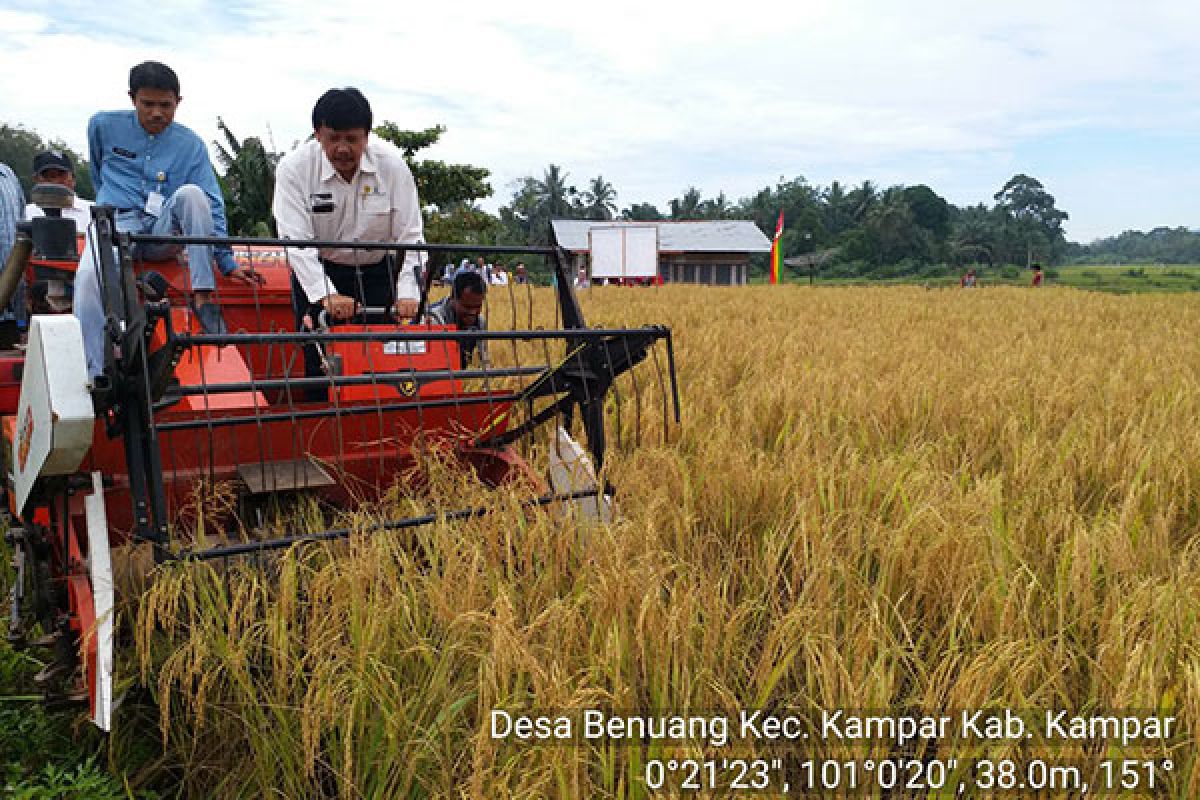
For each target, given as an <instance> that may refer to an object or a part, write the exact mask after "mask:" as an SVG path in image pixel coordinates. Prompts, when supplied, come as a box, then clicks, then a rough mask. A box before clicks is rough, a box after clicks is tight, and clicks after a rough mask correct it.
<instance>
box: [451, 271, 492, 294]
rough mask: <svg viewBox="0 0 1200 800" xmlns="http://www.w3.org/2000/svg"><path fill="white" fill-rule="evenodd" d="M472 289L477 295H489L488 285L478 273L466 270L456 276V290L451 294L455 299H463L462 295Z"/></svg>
mask: <svg viewBox="0 0 1200 800" xmlns="http://www.w3.org/2000/svg"><path fill="white" fill-rule="evenodd" d="M468 289H470V290H471V291H472V292H474V293H475V294H487V284H486V283H484V282H483V276H482V275H480V274H479V273H478V272H474V271H472V270H469V269H464V270H462V271H461V272H459V273H458V274H457V275H455V276H454V288H453V289H452V290H451V292H450V294H451V296H452V297H454V298H459V297H462V293H463V292H465V291H466V290H468Z"/></svg>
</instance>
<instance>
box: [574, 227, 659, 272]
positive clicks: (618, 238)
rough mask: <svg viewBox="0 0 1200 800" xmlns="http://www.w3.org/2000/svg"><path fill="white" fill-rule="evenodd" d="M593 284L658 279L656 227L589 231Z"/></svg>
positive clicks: (603, 228)
mask: <svg viewBox="0 0 1200 800" xmlns="http://www.w3.org/2000/svg"><path fill="white" fill-rule="evenodd" d="M588 249H589V250H590V251H591V256H592V280H595V279H596V278H653V277H655V276H656V275H658V227H657V226H656V225H637V226H630V227H612V228H606V227H597V228H592V229H591V230H590V231H588Z"/></svg>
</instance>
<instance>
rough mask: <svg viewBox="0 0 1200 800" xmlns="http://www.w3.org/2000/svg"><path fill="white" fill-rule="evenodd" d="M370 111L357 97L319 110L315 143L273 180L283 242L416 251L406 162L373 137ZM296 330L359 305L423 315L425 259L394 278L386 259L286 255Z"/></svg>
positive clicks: (344, 251) (342, 92)
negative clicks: (321, 315)
mask: <svg viewBox="0 0 1200 800" xmlns="http://www.w3.org/2000/svg"><path fill="white" fill-rule="evenodd" d="M371 122H372V118H371V106H370V104H369V103H367V99H366V98H365V97H363V95H362V93H361V92H360V91H358V90H357V89H352V88H346V89H330V90H329V91H328V92H326V93H325V94H323V95H321V99H319V100H318V101H317V104H316V106H315V107H314V108H313V114H312V124H313V132H314V138H313V139H312V140H310V141H308V142H305V143H304V144H302V145H300V146H299V147H297V148H296V149H295V150H293V151H292V152H291V153H288V154H287V155H286V156H284V158H283V160H281V161H280V162H279V166H278V167H277V169H276V171H275V199H274V202H273V203H272V209H271V210H272V213H274V215H275V222H276V224H277V225H278V230H279V235H280V237H282V238H285V239H317V240H327V241H328V240H342V241H351V240H356V239H357V240H359V241H371V242H396V243H400V244H411V243H419V242H422V241H424V240H423V238H422V224H421V204H420V202H419V201H418V199H417V185H416V181H414V180H413V176H412V173H411V172H410V171H409V169H408V165H407V164H406V163H405V161H404V154H403V153H402V152H401V151H400V149H399V148H398V147H396V146H395V145H393V144H392V143H391V142H388V141H384V140H381V139H379V138H377V137H372V136H371ZM288 262H289V264H290V265H291V268H292V289H293V300H294V305H295V308H296V322H297V325H298V326H304V325H306V324H307V323H308V322H309V321H311V320H312V319H313V315H314V313H315V312H317V311H319V310H320V309H321V308H324V310H325V311H327V312H328V313H329V316H330V317H332V318H333V319H335V320H348V319H350V318H352V317H353V316H354V315H355V314H356V313H357V310H358V308H359V307H360V306H372V307H383V308H392V309H393V312H394V314H395V316H396V317H398V318H410V317H412V316H413V315H414V314H415V313H416V311H417V302H418V300H419V299H420V296H421V291H420V286H419V285H418V282H417V267H418V266H419V265H420V263H421V254H420V253H418V252H416V251H409V252H407V253H406V254H405V256H404V260H403V263H402V264H401V265H400V268H399V269H398V270H397V269H396V268H395V259H394V258H393V257H392V256H385V255H384V254H383V252H382V251H380V250H361V249H360V250H355V249H353V248H351V247H344V248H323V249H321V250H320V252H318V251H317V250H315V249H304V250H290V251H289V253H288Z"/></svg>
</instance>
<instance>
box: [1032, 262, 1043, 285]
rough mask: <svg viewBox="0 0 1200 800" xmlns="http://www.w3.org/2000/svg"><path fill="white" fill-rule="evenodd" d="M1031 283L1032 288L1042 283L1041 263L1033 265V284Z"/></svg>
mask: <svg viewBox="0 0 1200 800" xmlns="http://www.w3.org/2000/svg"><path fill="white" fill-rule="evenodd" d="M1032 285H1033V287H1034V288H1037V287H1038V286H1041V285H1042V265H1041V264H1034V265H1033V284H1032Z"/></svg>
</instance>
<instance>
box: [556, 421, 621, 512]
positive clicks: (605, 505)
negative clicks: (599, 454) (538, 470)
mask: <svg viewBox="0 0 1200 800" xmlns="http://www.w3.org/2000/svg"><path fill="white" fill-rule="evenodd" d="M550 486H551V488H552V489H554V492H555V493H556V494H561V495H570V494H574V493H576V492H586V491H593V490H594V491H597V492H599V490H600V484H599V482H598V480H597V478H596V469H595V467H593V466H592V460H591V459H590V458H588V454H587V451H585V450H584V449H583V447H582V446H580V444H579V442H577V441H575V439H574V438H572V437H571V434H569V433H567V431H566V430H565V429H564V428H563V427H561V426H559V428H558V430H557V431H556V432H555V436H554V447H552V448H551V449H550ZM564 505H569V506H570V507H572V508H574V509H575V511H576V512H578V513H579V514H580V515H581V516H582V518H583V519H586V520H591V521H594V522H603V523H610V522H612V521H613V517H614V514H613V508H612V500H611V499H610V498H609V497H608V495H606V494H603V493H599V494H597V495H596V496H595V497H577V498H575V499H573V500H568V501H564Z"/></svg>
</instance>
